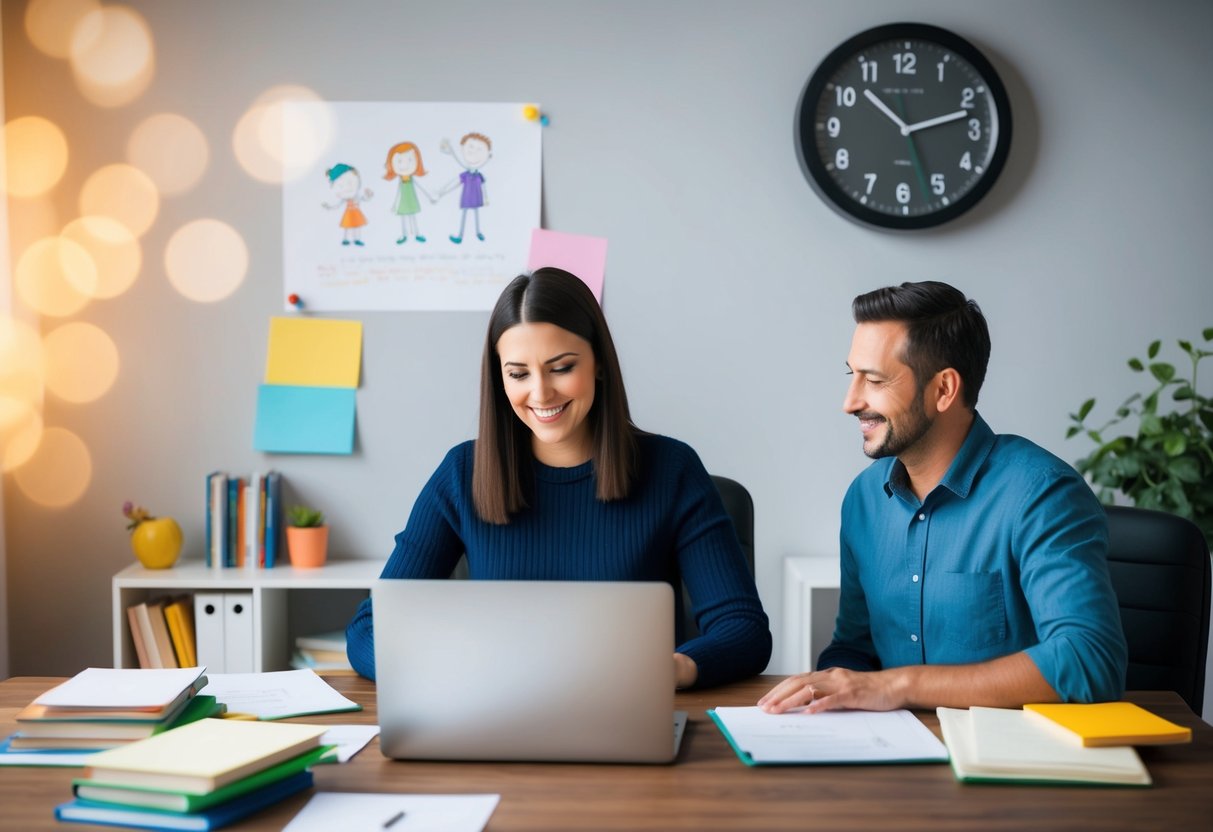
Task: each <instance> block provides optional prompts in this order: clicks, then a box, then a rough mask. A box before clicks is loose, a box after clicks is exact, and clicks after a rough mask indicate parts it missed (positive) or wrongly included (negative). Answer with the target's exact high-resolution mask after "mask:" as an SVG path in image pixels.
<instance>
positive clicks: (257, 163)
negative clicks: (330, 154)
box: [232, 85, 333, 184]
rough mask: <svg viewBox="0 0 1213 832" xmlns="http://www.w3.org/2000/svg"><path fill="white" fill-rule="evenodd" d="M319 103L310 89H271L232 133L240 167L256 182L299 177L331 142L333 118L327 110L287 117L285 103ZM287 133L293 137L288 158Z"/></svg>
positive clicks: (247, 112)
mask: <svg viewBox="0 0 1213 832" xmlns="http://www.w3.org/2000/svg"><path fill="white" fill-rule="evenodd" d="M320 100H321V99H320V96H319V95H317V94H316V93H315V92H313V91H312V90H310V89H308V88H307V87H300V86H289V85H286V86H279V87H271V88H270V89H268V90H266V91H265V92H264V93H262V94H261V95H260V96H258V97H257V100H256V101H254V102H253V105H252V106H251V107H250V108H249V109H248V110H247V111H246V112H245V113H244V115H243V116H241V117H240V121H239V122H237V123H236V129H235V131H234V132H233V134H232V148H233V149H234V150H235V152H236V159H237V160H238V161H239V162H240V166H241V167H243V168H244V170H245V171H246V172H247V173H248V174H249V175H250V176H252V177H253V178H254V179H257V180H259V181H261V182H268V183H271V184H276V183H280V182H282V181H283V180H284V179H287V180H289V179H294V178H297V177H298V176H300V175H301V174H302V173H303V172H304V171H306V170H307V169H308V167H309V166H310V165H311V164H312V163H313V162H314V161H315V160H316V159H317V158H318V157H319V156H320V155H321V154H323V153H324V152H325V151H326V150H327V149H328V147H329V145H330V144H331V143H332V140H333V116H332V113H331V112H330V111H329V109H328V108H327V107H315V108H309V111H308V114H306V115H305V114H302V113H294V114H292V115H291V116H287V115H285V114H284V111H283V107H282V104H283V103H284V102H286V101H315V102H319V101H320ZM286 130H289V131H290V132H291V134H292V141H291V153H290V155H289V158H288V155H287V152H286V149H285V147H284V142H283V136H284V131H286Z"/></svg>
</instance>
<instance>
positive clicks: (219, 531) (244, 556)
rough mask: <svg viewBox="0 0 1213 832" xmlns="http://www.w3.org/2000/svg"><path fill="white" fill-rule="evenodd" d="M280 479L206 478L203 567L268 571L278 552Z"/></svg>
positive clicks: (255, 476)
mask: <svg viewBox="0 0 1213 832" xmlns="http://www.w3.org/2000/svg"><path fill="white" fill-rule="evenodd" d="M282 517H283V512H282V475H281V474H279V473H278V472H277V471H270V472H269V473H267V474H261V473H253V474H250V475H249V476H247V477H240V476H232V475H229V474H227V473H224V472H223V471H212V472H211V473H210V474H208V475H207V477H206V565H207V566H213V567H233V566H249V567H256V568H262V569H271V568H273V566H274V564H275V562H277V561H278V560H279V558H280V557H281V553H282V541H283V539H284V536H283V531H282V529H283V523H282Z"/></svg>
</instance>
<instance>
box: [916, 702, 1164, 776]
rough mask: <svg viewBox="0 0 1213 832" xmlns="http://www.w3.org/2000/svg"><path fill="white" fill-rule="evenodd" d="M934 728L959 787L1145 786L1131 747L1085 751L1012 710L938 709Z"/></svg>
mask: <svg viewBox="0 0 1213 832" xmlns="http://www.w3.org/2000/svg"><path fill="white" fill-rule="evenodd" d="M936 713H937V714H938V715H939V727H940V728H941V729H942V730H943V738H944V742H945V743H947V746H948V751H949V752H950V754H951V758H952V770H953V772H955V774H956V779H957V780H960V781H962V782H974V783H983V782H1018V783H1056V784H1083V785H1092V784H1098V785H1105V786H1149V785H1150V783H1151V780H1150V773H1149V772H1148V771H1146V767H1145V766H1144V765H1142V762H1141V758H1140V757H1138V756H1137V752H1136V751H1135V750H1134V749H1133V748H1132V747H1130V746H1118V747H1110V748H1084V747H1083V746H1081V745H1079V744H1077V743H1074V742H1071V741H1069V740H1067V739H1066V738H1065V737H1060V736H1058V735H1057V734H1056V733H1055V732H1054V730H1053V729H1051V728H1050V727H1048V726H1046V725H1043V724H1042V723H1041V721H1039V717H1035V716H1033V715H1032V714H1031V713H1029V712H1027V711H1023V710H1020V709H1017V708H977V707H975V708H969V709H968V710H961V709H957V708H937V709H936Z"/></svg>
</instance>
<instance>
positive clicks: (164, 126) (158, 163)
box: [126, 113, 210, 196]
mask: <svg viewBox="0 0 1213 832" xmlns="http://www.w3.org/2000/svg"><path fill="white" fill-rule="evenodd" d="M126 158H127V161H129V162H130V163H131V164H132V165H134V166H135V167H137V168H139V169H140V170H142V171H143V172H144V173H146V174H147V175H148V176H149V177H150V178H151V180H152V181H153V182H154V183H155V184H156V187H157V188H159V189H160V193H161V194H162V195H163V196H176V195H177V194H183V193H185V192H186V191H188V190H190V189H191V188H193V187H194V186H195V185H197V184H198V181H199V180H200V179H202V174H203V173H204V172H205V171H206V165H207V162H208V161H209V159H210V150H209V148H208V146H207V143H206V136H204V135H202V131H201V130H199V129H198V125H196V124H194V122H192V121H190V120H189V119H188V118H185V117H184V116H179V115H177V114H175V113H159V114H157V115H154V116H151V117H150V118H147V119H144V120H143V121H142V122H140V123H139V125H138V126H137V127H136V128H135V129H134V130H133V131H132V132H131V137H130V140H129V141H128V142H127V144H126Z"/></svg>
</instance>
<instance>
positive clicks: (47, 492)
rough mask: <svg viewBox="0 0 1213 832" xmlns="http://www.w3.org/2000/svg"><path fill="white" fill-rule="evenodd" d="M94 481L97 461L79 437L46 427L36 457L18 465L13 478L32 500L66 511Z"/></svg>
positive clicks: (56, 428)
mask: <svg viewBox="0 0 1213 832" xmlns="http://www.w3.org/2000/svg"><path fill="white" fill-rule="evenodd" d="M92 478H93V459H92V455H91V454H90V453H89V451H88V447H87V446H86V445H85V444H84V442H83V441H81V439H80V437H79V436H76V434H74V433H72V432H71V431H70V430H67V429H66V428H58V427H53V428H46V429H45V430H44V431H43V432H42V441H41V442H39V443H38V448H37V450H35V451H34V453H33V455H32V456H31V457H30V458H29V459H28V460H26V461H25V462H24V463H22V464H21V465H20V466H17V467H16V468H15V470H14V471H13V479H15V480H16V481H17V487H18V488H20V489H21V491H22V492H24V493H25V496H26V497H28V498H29V499H30V500H32V501H34V502H35V503H38V504H40V505H44V506H47V507H48V508H63V507H64V506H70V505H71V504H72V503H74V502H76V501H77V500H79V499H80V497H81V495H83V494H84V492H85V490H86V489H87V488H88V485H89V482H91V481H92Z"/></svg>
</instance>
